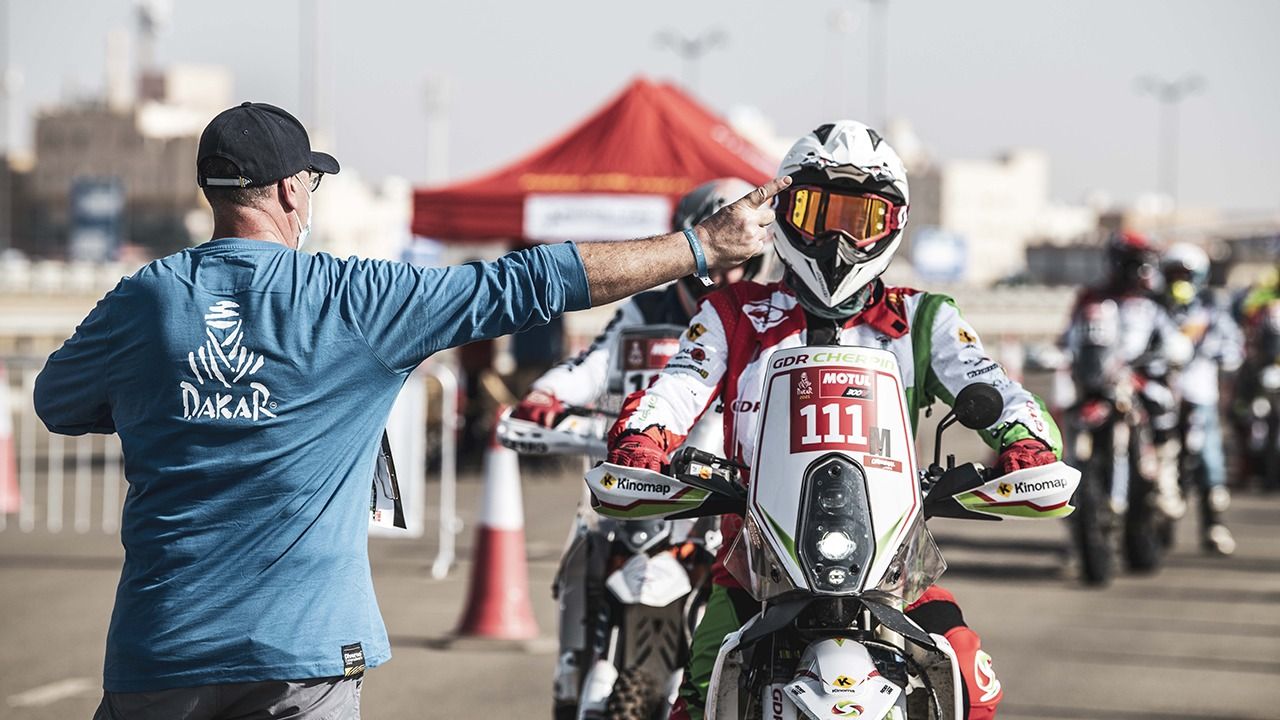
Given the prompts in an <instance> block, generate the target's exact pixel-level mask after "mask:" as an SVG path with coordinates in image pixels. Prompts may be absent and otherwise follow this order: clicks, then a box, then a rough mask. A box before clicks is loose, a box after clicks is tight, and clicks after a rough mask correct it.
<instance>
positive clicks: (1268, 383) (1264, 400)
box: [1240, 300, 1280, 490]
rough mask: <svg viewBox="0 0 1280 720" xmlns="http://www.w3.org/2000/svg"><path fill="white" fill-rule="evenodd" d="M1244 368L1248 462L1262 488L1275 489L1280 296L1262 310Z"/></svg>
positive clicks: (1279, 460)
mask: <svg viewBox="0 0 1280 720" xmlns="http://www.w3.org/2000/svg"><path fill="white" fill-rule="evenodd" d="M1241 372H1242V375H1243V376H1245V377H1243V378H1242V379H1245V380H1246V382H1247V385H1246V387H1247V389H1246V391H1245V401H1244V402H1243V403H1240V405H1242V406H1243V408H1242V410H1243V412H1241V413H1240V414H1241V415H1243V418H1242V423H1243V425H1244V441H1245V443H1244V444H1245V448H1244V450H1245V455H1246V458H1247V462H1248V466H1249V467H1250V468H1251V469H1253V471H1254V474H1256V475H1258V476H1260V483H1259V485H1260V486H1261V487H1262V488H1264V489H1269V490H1274V489H1276V488H1278V487H1280V300H1273V301H1271V302H1270V303H1267V305H1266V306H1264V307H1263V308H1262V309H1261V310H1260V311H1259V316H1258V320H1257V325H1256V327H1255V328H1254V329H1253V331H1252V332H1251V337H1250V343H1249V361H1248V363H1247V364H1246V367H1245V368H1244V369H1242V371H1241Z"/></svg>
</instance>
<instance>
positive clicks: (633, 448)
mask: <svg viewBox="0 0 1280 720" xmlns="http://www.w3.org/2000/svg"><path fill="white" fill-rule="evenodd" d="M651 430H652V431H653V432H658V431H657V430H656V429H651ZM649 433H650V430H646V431H644V432H634V431H633V432H631V433H629V434H627V435H623V436H621V437H619V438H618V439H616V440H614V441H613V442H611V443H609V458H608V460H609V462H611V463H613V464H614V465H626V466H627V467H634V468H641V469H644V470H655V471H657V472H662V468H663V466H664V465H666V464H667V452H666V451H665V450H663V449H662V444H661V443H659V442H658V441H657V440H655V439H654V437H653V436H652V435H650V434H649Z"/></svg>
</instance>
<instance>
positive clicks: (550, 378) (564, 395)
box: [530, 283, 689, 409]
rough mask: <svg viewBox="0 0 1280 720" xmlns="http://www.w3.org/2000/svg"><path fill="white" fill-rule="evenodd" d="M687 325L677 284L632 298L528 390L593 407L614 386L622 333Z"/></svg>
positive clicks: (687, 316) (567, 402) (562, 400)
mask: <svg viewBox="0 0 1280 720" xmlns="http://www.w3.org/2000/svg"><path fill="white" fill-rule="evenodd" d="M688 324H689V313H688V311H686V310H685V309H684V304H683V303H681V302H680V295H679V287H678V285H677V283H672V284H670V285H668V286H667V287H666V288H663V289H661V290H650V291H648V292H643V293H640V294H638V295H635V296H632V297H631V298H630V299H629V300H627V301H626V302H625V303H623V305H622V307H620V308H619V309H618V312H616V313H614V315H613V319H611V320H610V321H609V324H608V325H606V326H605V329H604V331H603V332H601V333H600V334H599V335H597V336H596V338H595V340H593V341H592V342H591V345H589V346H588V347H587V349H586V350H583V351H582V352H581V353H579V354H578V355H577V356H576V357H573V358H570V359H568V360H565V361H564V362H562V363H560V364H559V365H556V366H555V367H553V368H551V369H550V370H548V371H547V372H545V373H543V375H542V377H540V378H538V379H537V380H535V381H533V383H532V384H531V385H530V389H532V390H540V391H542V392H545V393H549V394H551V395H554V396H555V397H556V398H558V399H559V400H560V401H561V402H563V403H565V404H566V405H577V406H580V407H584V406H589V405H594V404H596V403H598V402H599V401H600V400H601V399H602V398H604V397H605V396H606V395H607V394H608V392H609V390H610V386H611V385H617V384H618V383H617V382H615V381H616V378H614V374H615V372H616V370H617V368H616V367H615V363H614V362H613V358H614V353H615V352H616V351H617V348H618V338H619V336H620V335H621V334H622V331H624V330H626V329H628V328H634V327H640V326H644V325H678V326H680V327H684V326H686V325H688ZM619 387H620V385H619ZM615 409H616V406H615Z"/></svg>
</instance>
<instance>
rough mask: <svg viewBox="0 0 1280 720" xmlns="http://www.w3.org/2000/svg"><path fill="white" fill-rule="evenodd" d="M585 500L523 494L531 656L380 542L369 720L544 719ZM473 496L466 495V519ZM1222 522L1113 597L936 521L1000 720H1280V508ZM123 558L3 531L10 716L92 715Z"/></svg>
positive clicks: (992, 529)
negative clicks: (558, 609) (483, 642)
mask: <svg viewBox="0 0 1280 720" xmlns="http://www.w3.org/2000/svg"><path fill="white" fill-rule="evenodd" d="M577 488H578V486H577V485H576V483H575V482H574V481H573V480H572V479H569V478H562V479H548V478H541V479H538V478H527V479H526V482H525V493H524V499H525V506H526V507H525V509H526V517H527V518H528V555H529V577H530V584H531V592H532V596H533V605H534V610H535V614H536V616H537V619H538V622H539V623H540V625H541V629H542V634H543V636H544V639H543V640H542V641H540V642H535V643H532V644H531V645H530V646H528V647H525V648H519V649H515V648H512V647H510V646H498V647H476V646H474V645H467V646H465V647H454V648H452V649H446V648H445V647H444V646H443V645H442V644H441V642H440V641H441V639H442V638H443V637H445V636H446V635H447V634H448V633H449V631H450V630H451V629H452V628H453V627H454V625H455V623H456V622H457V620H458V618H459V616H460V613H461V611H462V604H463V602H464V597H465V593H466V578H467V572H468V570H469V565H468V563H466V562H465V560H464V562H463V563H462V564H461V565H460V566H459V567H458V568H457V569H456V570H455V571H454V572H453V573H452V574H451V575H450V577H449V578H447V579H445V580H441V581H436V580H432V579H431V578H430V574H429V572H428V571H429V567H430V562H431V559H432V557H433V556H434V542H433V541H431V540H429V539H423V540H417V541H414V540H375V541H373V546H372V552H371V555H372V558H373V569H374V577H375V583H376V586H377V592H378V599H379V602H380V604H381V607H382V610H383V614H384V616H385V618H386V621H387V626H388V629H389V631H390V634H391V638H392V645H393V648H394V652H395V658H394V659H393V660H392V661H391V662H390V663H388V664H387V665H384V666H383V667H381V668H378V669H377V670H374V671H372V672H371V673H370V674H369V676H368V677H367V679H366V682H365V691H364V693H365V694H364V701H363V708H364V717H366V718H372V719H374V720H379V719H381V718H408V717H413V718H453V717H532V718H538V717H549V715H550V675H551V667H552V659H553V658H552V652H551V649H552V641H551V640H550V638H551V637H552V636H553V630H554V622H555V620H554V613H553V606H552V602H551V599H550V595H549V592H548V588H549V587H550V583H551V576H552V573H553V572H554V570H555V561H556V558H557V556H558V553H559V550H560V546H561V544H562V542H563V540H564V535H565V530H566V528H567V527H568V519H569V517H570V515H571V513H572V509H573V502H574V500H575V499H576V497H577V493H578V490H577ZM478 491H479V487H478V484H474V483H470V484H464V486H463V487H462V489H461V501H460V502H461V507H462V508H463V510H464V515H466V516H467V517H470V516H471V515H472V514H473V513H474V510H475V508H476V507H478V504H479V496H478ZM1228 517H1229V521H1230V523H1231V524H1232V527H1233V528H1234V529H1235V530H1236V533H1237V537H1238V539H1239V540H1240V548H1239V551H1238V553H1237V555H1236V556H1235V557H1233V558H1231V559H1228V560H1222V559H1217V558H1210V557H1206V556H1203V555H1201V554H1200V553H1199V551H1198V548H1197V547H1196V545H1195V543H1194V542H1193V538H1192V535H1191V528H1190V525H1189V523H1184V524H1183V526H1182V528H1181V537H1180V542H1179V544H1178V548H1177V550H1176V551H1175V552H1174V554H1173V556H1172V558H1171V559H1170V562H1169V564H1168V567H1167V568H1166V569H1165V570H1164V571H1163V572H1162V573H1161V574H1159V575H1158V576H1155V577H1126V578H1122V579H1120V580H1119V581H1118V582H1117V583H1115V585H1114V586H1112V587H1110V588H1108V589H1106V590H1101V591H1099V590H1086V589H1082V588H1081V587H1079V586H1078V584H1077V583H1076V582H1075V580H1074V578H1073V571H1072V569H1071V564H1070V561H1069V558H1068V557H1067V555H1066V552H1065V550H1064V541H1065V538H1066V529H1065V526H1064V525H1063V524H1062V523H1061V522H1053V521H1048V522H1034V521H1023V522H1005V523H1001V524H998V525H997V524H995V523H991V524H986V523H964V522H959V521H938V522H936V523H934V525H933V528H934V531H935V533H936V535H937V536H938V539H939V543H940V545H941V546H942V548H943V552H944V553H945V554H946V556H947V558H948V560H949V562H950V569H949V570H948V572H947V574H946V576H945V577H944V579H943V584H944V585H946V586H947V587H948V588H949V589H951V590H952V592H954V593H955V594H956V596H957V597H958V598H959V600H960V602H961V603H962V605H963V607H964V611H965V615H966V618H967V620H968V622H969V624H970V625H971V626H973V627H974V628H976V629H977V630H978V631H979V632H980V633H981V634H982V636H983V638H984V646H985V647H986V648H987V649H988V651H989V652H990V653H991V654H992V655H993V656H994V658H995V667H996V670H997V673H998V674H999V677H1000V678H1001V680H1002V682H1003V683H1004V687H1005V698H1006V699H1005V702H1004V704H1003V705H1002V706H1001V710H1000V717H1001V718H1004V719H1006V720H1008V719H1009V718H1111V719H1116V718H1119V719H1122V720H1124V719H1128V718H1156V717H1158V718H1172V719H1174V720H1190V719H1192V718H1259V719H1260V718H1277V717H1280V532H1277V530H1278V529H1280V497H1268V498H1261V497H1256V496H1244V497H1238V498H1236V502H1235V504H1234V505H1233V507H1232V509H1231V510H1230V511H1229V515H1228ZM470 530H471V529H470V528H468V530H467V531H466V532H464V535H463V537H462V549H463V556H464V558H465V557H466V553H467V551H468V549H469V546H470V541H471V537H470ZM433 532H434V528H429V535H430V533H433ZM121 556H122V553H121V550H120V548H119V543H118V539H117V538H116V537H114V536H109V535H102V534H91V535H76V534H75V533H73V532H63V533H61V534H57V535H51V534H48V533H46V532H43V531H36V532H33V533H30V534H23V533H21V532H19V531H17V530H16V529H15V527H14V524H13V523H10V524H9V527H8V529H7V530H5V531H4V532H3V533H0V666H2V667H4V668H5V672H3V673H0V717H3V718H11V719H12V720H37V719H40V720H43V719H51V720H52V719H57V720H64V719H66V718H88V717H90V716H91V715H92V712H93V709H94V707H95V706H96V704H97V700H98V697H99V693H100V691H99V690H98V689H97V688H98V687H99V678H100V673H101V668H102V646H103V640H104V637H105V633H106V627H107V621H108V618H109V615H110V611H111V603H112V598H113V593H114V589H115V583H116V579H117V576H118V572H119V568H120V562H121Z"/></svg>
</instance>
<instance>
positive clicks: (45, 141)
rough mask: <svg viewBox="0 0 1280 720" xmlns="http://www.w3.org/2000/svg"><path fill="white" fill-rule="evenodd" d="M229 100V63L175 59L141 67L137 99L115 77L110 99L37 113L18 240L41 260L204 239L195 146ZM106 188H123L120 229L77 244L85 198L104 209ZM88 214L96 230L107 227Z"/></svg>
mask: <svg viewBox="0 0 1280 720" xmlns="http://www.w3.org/2000/svg"><path fill="white" fill-rule="evenodd" d="M112 77H115V76H113V75H112V74H110V73H109V75H108V78H109V79H111V78H112ZM231 98H232V83H231V76H230V74H229V72H228V71H227V70H225V69H223V68H217V67H204V66H186V65H176V66H173V67H170V68H167V69H164V70H161V71H151V72H147V73H145V74H144V75H143V76H142V77H141V79H140V82H139V94H138V96H137V98H136V100H135V99H132V98H130V96H129V94H128V93H127V92H123V91H121V90H120V88H118V87H116V86H115V85H112V84H109V85H108V90H107V93H106V96H105V97H104V98H98V99H90V100H81V101H77V102H73V103H69V104H67V105H63V106H59V107H53V108H47V109H45V110H43V111H41V112H40V113H39V114H38V115H37V117H36V120H35V143H34V165H33V167H32V170H31V173H30V182H29V184H28V192H27V194H26V196H25V198H24V202H26V203H27V205H28V207H27V213H28V215H29V218H30V225H29V227H26V228H25V229H24V230H25V231H24V233H23V235H22V236H20V237H17V238H15V243H14V245H15V247H17V248H18V249H20V250H22V251H23V252H25V253H27V254H29V255H32V256H35V257H55V258H65V259H71V260H90V261H93V260H106V259H110V258H113V257H116V256H117V255H119V254H120V253H121V252H122V251H124V252H126V253H127V250H124V249H125V248H129V247H133V248H136V251H137V252H139V253H140V254H143V255H150V256H159V255H164V254H167V253H170V252H173V251H175V250H179V249H181V248H184V247H187V246H189V245H191V244H192V243H193V241H197V240H199V239H203V238H204V237H208V231H209V229H210V227H211V223H210V220H209V214H208V206H207V204H206V203H205V201H204V197H203V196H202V195H201V193H200V189H199V188H198V187H197V186H196V183H195V178H194V173H195V156H196V146H197V144H198V142H199V138H200V132H201V131H202V130H203V129H204V126H205V124H206V123H208V121H209V119H210V118H212V117H213V116H214V115H215V114H217V113H218V112H220V111H221V110H223V109H225V108H227V107H228V106H229V105H230V103H231ZM110 187H114V188H116V189H117V190H116V192H118V193H119V198H118V199H119V203H118V206H119V207H118V211H119V216H118V217H117V218H115V220H114V224H113V227H114V228H115V233H114V235H113V236H111V237H101V238H99V240H98V241H94V242H82V241H80V240H79V238H83V237H85V236H86V229H85V227H84V224H83V218H85V217H86V214H85V212H84V206H85V204H86V203H85V199H86V198H89V199H90V203H89V204H90V205H92V206H95V207H97V209H99V210H105V208H106V205H108V204H109V202H110V199H111V197H112V196H111V194H110V191H108V190H106V188H110ZM89 216H92V217H93V219H92V221H91V222H93V223H96V226H98V227H105V226H106V225H107V224H111V223H107V222H106V221H104V220H103V219H102V217H100V216H94V214H93V213H89ZM90 234H94V232H90ZM73 241H74V242H73Z"/></svg>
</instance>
